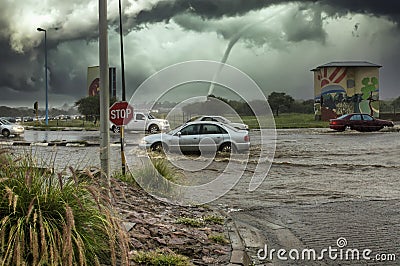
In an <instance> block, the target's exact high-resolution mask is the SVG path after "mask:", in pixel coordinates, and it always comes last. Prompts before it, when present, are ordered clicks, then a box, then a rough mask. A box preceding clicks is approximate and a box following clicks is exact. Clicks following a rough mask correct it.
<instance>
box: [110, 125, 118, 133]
mask: <svg viewBox="0 0 400 266" xmlns="http://www.w3.org/2000/svg"><path fill="white" fill-rule="evenodd" d="M112 131H113V132H114V133H119V131H120V128H119V127H117V126H113V129H112Z"/></svg>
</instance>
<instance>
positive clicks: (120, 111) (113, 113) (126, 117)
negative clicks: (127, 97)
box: [110, 101, 134, 175]
mask: <svg viewBox="0 0 400 266" xmlns="http://www.w3.org/2000/svg"><path fill="white" fill-rule="evenodd" d="M133 115H134V114H133V107H132V106H130V105H129V103H127V102H126V101H122V102H116V103H114V104H113V105H112V106H111V107H110V121H111V122H113V123H114V124H115V125H116V126H119V128H120V138H121V162H122V173H123V174H124V175H125V173H126V161H125V153H124V149H125V145H124V125H125V124H128V123H129V121H131V119H132V118H133Z"/></svg>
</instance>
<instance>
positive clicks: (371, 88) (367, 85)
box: [361, 77, 379, 100]
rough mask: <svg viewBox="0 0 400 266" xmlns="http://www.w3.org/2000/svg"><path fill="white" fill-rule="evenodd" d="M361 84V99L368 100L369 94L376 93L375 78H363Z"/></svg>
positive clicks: (376, 83) (376, 84) (377, 82)
mask: <svg viewBox="0 0 400 266" xmlns="http://www.w3.org/2000/svg"><path fill="white" fill-rule="evenodd" d="M361 83H362V84H363V85H364V87H362V88H361V92H362V93H363V95H362V99H363V100H368V98H369V97H370V96H371V92H375V91H377V89H378V84H379V81H378V79H377V78H376V77H372V78H363V80H362V81H361Z"/></svg>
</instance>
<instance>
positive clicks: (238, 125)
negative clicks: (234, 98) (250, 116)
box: [188, 115, 249, 130]
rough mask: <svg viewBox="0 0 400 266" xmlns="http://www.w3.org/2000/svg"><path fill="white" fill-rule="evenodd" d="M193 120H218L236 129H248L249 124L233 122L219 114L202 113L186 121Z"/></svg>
mask: <svg viewBox="0 0 400 266" xmlns="http://www.w3.org/2000/svg"><path fill="white" fill-rule="evenodd" d="M193 121H214V122H220V123H224V124H228V125H231V126H233V127H235V128H237V129H244V130H249V126H248V125H246V124H243V123H235V122H232V121H230V120H229V119H227V118H225V117H223V116H219V115H203V116H196V117H194V118H192V119H190V120H189V121H188V122H193Z"/></svg>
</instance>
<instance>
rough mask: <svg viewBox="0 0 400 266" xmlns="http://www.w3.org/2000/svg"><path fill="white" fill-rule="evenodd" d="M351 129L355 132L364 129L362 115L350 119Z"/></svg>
mask: <svg viewBox="0 0 400 266" xmlns="http://www.w3.org/2000/svg"><path fill="white" fill-rule="evenodd" d="M349 123H350V127H351V128H352V129H354V130H359V131H361V130H362V129H363V120H362V117H361V114H355V115H352V116H351V117H350V119H349Z"/></svg>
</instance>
